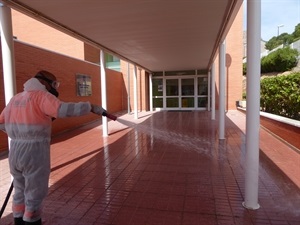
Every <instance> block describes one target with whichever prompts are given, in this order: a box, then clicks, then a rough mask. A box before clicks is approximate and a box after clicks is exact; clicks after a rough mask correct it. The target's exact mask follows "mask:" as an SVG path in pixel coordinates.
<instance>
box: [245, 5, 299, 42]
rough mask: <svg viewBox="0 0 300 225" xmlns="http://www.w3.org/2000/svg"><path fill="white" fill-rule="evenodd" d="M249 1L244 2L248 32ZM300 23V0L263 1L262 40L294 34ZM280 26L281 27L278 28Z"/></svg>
mask: <svg viewBox="0 0 300 225" xmlns="http://www.w3.org/2000/svg"><path fill="white" fill-rule="evenodd" d="M246 7H247V1H246V0H245V1H244V30H246V18H247V11H246ZM298 23H300V0H261V36H262V37H261V38H262V39H263V40H265V41H269V40H270V39H271V38H272V37H274V36H277V33H278V30H279V34H282V33H288V34H292V33H293V32H294V30H295V26H296V25H297V24H298ZM278 26H280V27H279V28H278Z"/></svg>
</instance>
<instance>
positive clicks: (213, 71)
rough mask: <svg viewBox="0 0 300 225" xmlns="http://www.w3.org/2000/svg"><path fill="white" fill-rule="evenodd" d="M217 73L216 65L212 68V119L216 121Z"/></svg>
mask: <svg viewBox="0 0 300 225" xmlns="http://www.w3.org/2000/svg"><path fill="white" fill-rule="evenodd" d="M215 77H216V72H215V64H214V63H213V64H212V67H211V119H212V120H215V119H216V79H215Z"/></svg>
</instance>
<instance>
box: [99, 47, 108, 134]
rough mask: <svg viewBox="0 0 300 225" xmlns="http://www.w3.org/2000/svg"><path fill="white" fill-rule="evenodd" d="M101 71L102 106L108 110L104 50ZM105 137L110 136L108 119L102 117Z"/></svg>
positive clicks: (101, 53) (101, 56) (101, 55)
mask: <svg viewBox="0 0 300 225" xmlns="http://www.w3.org/2000/svg"><path fill="white" fill-rule="evenodd" d="M100 69H101V71H100V72H101V105H102V107H103V108H104V109H107V100H106V71H105V56H104V52H103V50H101V51H100ZM102 128H103V137H107V136H108V126H107V117H106V116H102Z"/></svg>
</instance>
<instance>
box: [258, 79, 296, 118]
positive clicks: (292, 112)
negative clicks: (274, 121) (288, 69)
mask: <svg viewBox="0 0 300 225" xmlns="http://www.w3.org/2000/svg"><path fill="white" fill-rule="evenodd" d="M260 84H261V92H260V106H261V110H262V111H264V112H268V113H272V114H275V115H279V116H284V117H288V118H291V119H295V120H300V114H299V112H300V73H293V74H290V75H288V76H277V77H269V78H264V79H262V80H261V82H260Z"/></svg>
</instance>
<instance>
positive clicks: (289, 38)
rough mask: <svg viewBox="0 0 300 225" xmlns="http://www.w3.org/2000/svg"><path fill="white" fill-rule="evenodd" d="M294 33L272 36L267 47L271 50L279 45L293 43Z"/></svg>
mask: <svg viewBox="0 0 300 225" xmlns="http://www.w3.org/2000/svg"><path fill="white" fill-rule="evenodd" d="M293 40H294V38H293V35H291V34H288V33H282V34H280V35H279V36H277V37H272V38H271V39H270V40H269V41H268V42H266V49H268V50H269V51H271V50H272V49H274V48H276V47H278V46H279V45H282V44H283V45H289V44H291V43H293Z"/></svg>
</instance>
